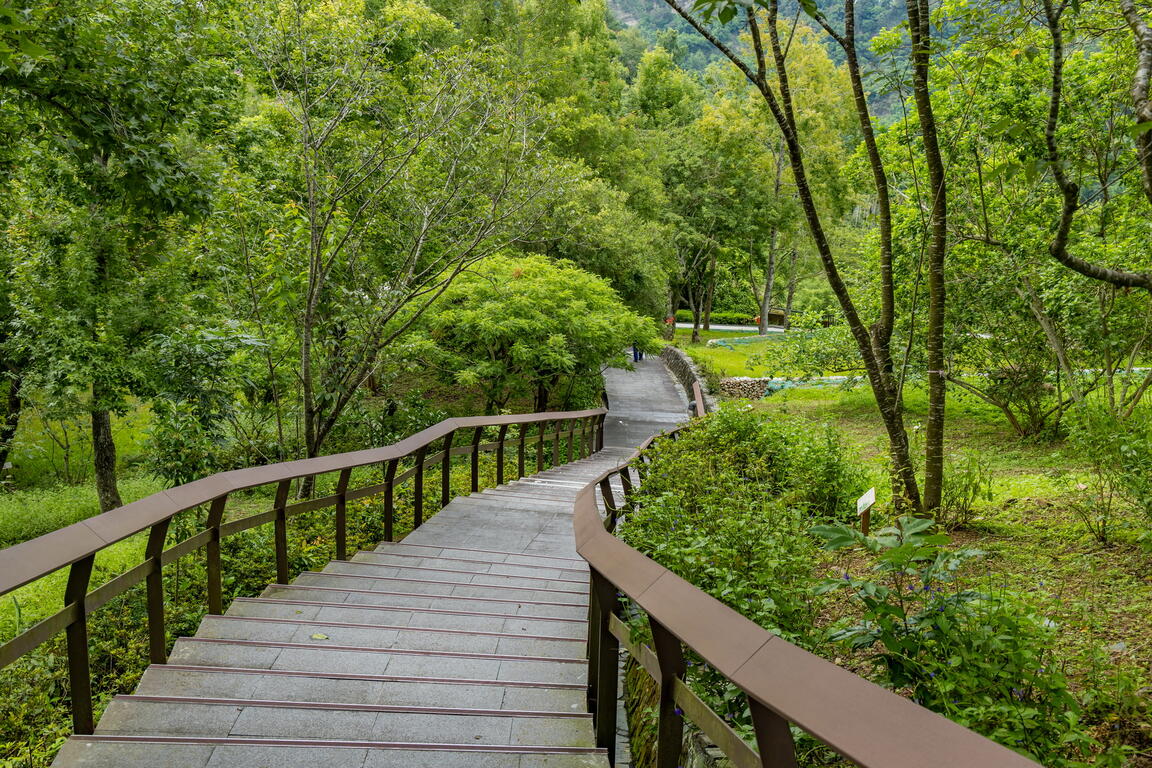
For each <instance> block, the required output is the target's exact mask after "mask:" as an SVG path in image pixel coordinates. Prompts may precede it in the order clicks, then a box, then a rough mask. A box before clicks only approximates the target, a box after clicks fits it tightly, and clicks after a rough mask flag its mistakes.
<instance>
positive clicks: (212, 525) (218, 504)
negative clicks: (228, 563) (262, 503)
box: [204, 494, 228, 616]
mask: <svg viewBox="0 0 1152 768" xmlns="http://www.w3.org/2000/svg"><path fill="white" fill-rule="evenodd" d="M227 503H228V494H224V495H223V496H217V497H216V498H215V499H213V500H212V504H211V505H210V506H209V507H208V522H207V528H208V531H209V534H208V544H207V545H205V547H204V554H205V559H206V561H207V563H206V565H207V570H208V613H210V614H212V615H213V616H219V615H220V614H222V613H224V580H223V577H222V575H221V572H220V523H222V522H223V521H224V506H225V505H226V504H227Z"/></svg>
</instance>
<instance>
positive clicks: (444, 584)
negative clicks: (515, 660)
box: [293, 570, 588, 605]
mask: <svg viewBox="0 0 1152 768" xmlns="http://www.w3.org/2000/svg"><path fill="white" fill-rule="evenodd" d="M293 583H295V584H301V585H305V586H321V587H325V586H327V587H339V588H341V589H358V590H368V591H381V592H396V593H400V594H412V595H421V594H423V595H447V596H449V597H490V598H496V599H498V600H506V601H509V602H512V601H518V600H532V601H539V602H550V603H569V604H572V605H587V604H588V594H587V590H583V591H582V590H579V589H568V587H577V586H578V585H575V584H562V585H560V586H561V587H563V588H552V587H549V588H546V589H545V588H533V587H512V586H496V585H492V584H474V583H470V582H460V581H441V580H438V579H420V578H412V577H401V578H397V577H393V576H376V575H373V574H370V573H368V572H367V571H364V570H361V571H360V572H359V573H333V572H330V571H324V572H315V571H305V572H304V573H301V574H300V575H299V576H297V577H296V581H295V582H293Z"/></svg>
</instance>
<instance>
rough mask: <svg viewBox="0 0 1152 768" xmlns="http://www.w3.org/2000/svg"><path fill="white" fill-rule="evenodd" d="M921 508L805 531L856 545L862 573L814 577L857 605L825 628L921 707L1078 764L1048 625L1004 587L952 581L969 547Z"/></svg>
mask: <svg viewBox="0 0 1152 768" xmlns="http://www.w3.org/2000/svg"><path fill="white" fill-rule="evenodd" d="M934 527H935V524H934V522H933V521H932V520H928V519H921V518H911V517H902V518H900V519H899V520H898V521H897V525H896V526H893V527H889V528H884V529H881V530H880V531H877V532H876V534H875V535H873V536H863V535H862V534H861V533H860V532H859V531H857V530H855V529H852V528H849V527H847V526H842V525H824V526H817V527H815V528H813V529H812V532H813V533H814V534H816V535H817V536H819V537H821V538H822V539H823V540H824V542H825V547H826V548H827V549H841V548H845V547H850V546H853V545H861V546H862V547H863V548H864V550H865V551H866V552H867V553H868V554H869V555H870V558H871V563H872V564H871V569H870V570H871V573H870V574H868V575H864V576H853V575H852V574H849V573H845V574H844V576H843V578H840V579H832V580H828V581H826V582H824V583H823V584H821V585H820V586H819V587H818V588H817V590H816V592H817V593H819V594H825V593H827V592H829V591H832V590H837V589H848V590H850V591H851V592H852V594H853V596H854V597H855V599H856V600H857V601H858V602H859V604H860V605H861V608H862V613H861V617H860V619H859V620H858V621H851V620H849V621H844V622H841V625H840V628H839V629H838V630H836V631H835V632H833V633H832V634H831V636H830V640H832V641H833V642H838V643H842V644H843V645H844V646H846V647H847V648H849V649H869V650H872V651H874V658H875V660H876V661H877V662H878V666H877V671H878V675H879V678H880V680H881V681H882V682H883V683H884V684H885V685H887V686H888V687H890V688H893V689H896V690H907V691H909V693H910V695H911V696H912V698H913V699H914V700H915V701H917V702H918V703H920V704H922V705H923V706H925V707H928V708H929V709H932V710H934V711H936V712H939V713H941V714H943V715H946V716H947V717H949V718H950V719H952V720H955V721H957V722H959V723H960V724H962V725H965V726H967V727H969V728H972V729H974V730H976V731H978V732H980V733H983V734H984V735H985V736H988V737H989V738H991V739H994V740H995V741H998V742H1000V743H1001V744H1004V745H1005V746H1008V747H1010V748H1012V749H1015V750H1017V751H1018V752H1021V753H1023V754H1026V755H1029V756H1031V757H1033V758H1035V759H1038V760H1040V759H1042V760H1044V762H1045V764H1046V765H1053V766H1060V765H1073V764H1077V762H1078V760H1080V759H1081V758H1085V757H1087V756H1088V755H1089V754H1090V753H1091V752H1092V751H1093V749H1094V748H1095V747H1096V746H1097V745H1096V743H1095V740H1094V739H1093V738H1092V737H1091V735H1090V734H1089V733H1088V731H1087V729H1086V727H1085V726H1084V725H1083V724H1082V723H1081V706H1080V703H1079V701H1078V700H1077V698H1076V697H1075V696H1074V695H1073V693H1072V690H1071V687H1070V683H1069V681H1068V679H1067V677H1065V675H1064V672H1063V671H1062V670H1061V669H1060V667H1059V666H1058V664H1057V662H1056V660H1055V659H1054V658H1053V656H1052V653H1051V650H1050V649H1051V646H1052V642H1053V638H1054V636H1055V634H1056V630H1057V628H1056V626H1055V625H1054V624H1053V623H1052V622H1051V621H1048V620H1046V619H1043V618H1041V617H1039V616H1036V615H1034V614H1032V613H1031V612H1030V611H1029V610H1028V609H1027V608H1026V607H1025V606H1024V604H1023V602H1022V601H1021V600H1020V599H1019V598H1017V597H1016V596H1014V595H1012V594H1010V593H1008V592H1007V591H1004V590H997V591H992V590H985V591H980V590H975V589H971V588H966V587H963V586H961V585H959V584H958V582H957V576H958V575H959V574H960V572H961V571H962V569H963V567H964V565H965V564H966V563H967V562H969V561H971V560H973V559H975V558H979V557H981V556H982V555H983V553H982V552H980V551H979V550H974V549H968V548H961V549H955V550H953V549H949V548H948V547H947V545H948V537H947V536H946V535H943V534H939V533H933V529H934Z"/></svg>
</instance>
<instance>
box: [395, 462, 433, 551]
mask: <svg viewBox="0 0 1152 768" xmlns="http://www.w3.org/2000/svg"><path fill="white" fill-rule="evenodd" d="M427 453H428V446H426V445H422V446H420V447H419V448H417V449H416V466H415V471H416V474H415V476H414V477H413V478H412V491H413V496H412V530H416V529H417V528H419V527H420V526H421V525H423V524H424V456H425V455H426V454H427ZM388 540H389V541H391V540H392V539H388Z"/></svg>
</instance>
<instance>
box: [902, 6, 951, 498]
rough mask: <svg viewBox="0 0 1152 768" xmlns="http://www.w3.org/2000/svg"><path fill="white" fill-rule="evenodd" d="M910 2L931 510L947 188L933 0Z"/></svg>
mask: <svg viewBox="0 0 1152 768" xmlns="http://www.w3.org/2000/svg"><path fill="white" fill-rule="evenodd" d="M907 7H908V28H909V30H910V31H911V38H912V93H913V98H914V100H915V102H916V114H917V117H918V118H919V121H920V133H921V136H922V138H923V142H924V159H925V161H926V163H927V166H928V182H929V189H930V190H931V192H932V217H931V239H930V241H929V244H928V328H927V331H926V334H925V346H926V348H927V349H926V350H925V351H926V352H927V357H928V423H927V425H926V429H925V434H924V512H925V513H926V514H932V513H933V512H934V511H935V510H936V508H937V507H939V506H940V497H941V493H942V491H943V485H944V400H945V397H946V395H947V390H946V381H945V373H944V303H945V298H946V296H945V283H944V260H945V257H946V256H947V253H948V188H947V177H946V175H945V171H944V156H943V154H942V153H941V151H940V143H939V139H938V137H937V134H936V116H935V113H934V112H933V109H932V92H931V90H930V89H929V82H928V68H929V63H930V56H931V45H932V29H931V19H930V16H929V8H928V0H907Z"/></svg>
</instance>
